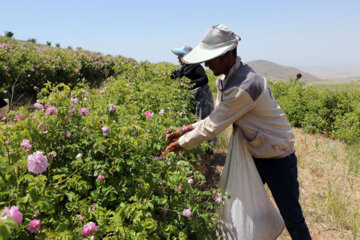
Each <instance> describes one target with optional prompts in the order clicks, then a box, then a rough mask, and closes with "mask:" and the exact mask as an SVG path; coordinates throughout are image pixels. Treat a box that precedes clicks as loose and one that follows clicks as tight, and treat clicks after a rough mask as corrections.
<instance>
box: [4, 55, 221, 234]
mask: <svg viewBox="0 0 360 240" xmlns="http://www.w3.org/2000/svg"><path fill="white" fill-rule="evenodd" d="M120 64H121V63H120ZM123 65H126V66H122V67H120V68H121V69H127V71H126V72H120V71H119V69H120V68H116V71H118V73H119V76H118V77H117V78H108V79H107V81H106V84H105V85H104V87H103V88H102V89H100V90H90V89H89V88H88V87H86V86H84V85H81V84H80V85H79V86H76V87H74V88H70V86H68V85H66V84H59V85H56V86H54V85H52V84H45V88H43V89H42V90H41V92H40V93H39V94H38V99H39V102H37V103H39V104H41V105H43V106H44V107H43V108H42V107H41V108H37V109H36V110H35V111H34V112H29V111H28V110H27V109H25V108H20V109H19V111H18V112H10V113H9V114H8V118H9V120H10V122H9V123H8V124H5V123H0V129H1V130H0V131H1V135H0V144H1V145H2V148H1V151H0V190H1V191H0V210H1V209H3V208H5V207H10V206H12V205H16V206H18V208H19V210H20V211H21V212H22V213H23V218H24V220H23V222H22V223H21V224H19V225H18V226H17V227H16V228H12V232H11V238H13V239H31V238H36V239H40V238H41V239H48V238H49V239H81V238H83V237H86V238H88V239H90V238H95V239H212V238H213V237H214V236H215V235H216V229H217V220H218V216H217V215H216V214H215V213H214V208H215V207H220V206H221V204H218V203H216V202H215V199H216V198H217V197H218V195H217V193H216V192H209V191H205V190H202V185H203V183H204V181H205V178H204V176H203V175H202V174H201V173H200V172H199V171H197V170H196V169H197V168H196V167H197V165H198V164H199V161H200V157H201V156H202V154H203V153H204V150H205V149H206V144H204V145H201V146H199V147H198V148H196V149H195V150H193V151H186V152H183V153H176V154H175V153H170V154H168V155H167V156H166V157H160V152H161V150H163V149H165V147H166V146H167V144H168V142H167V140H166V137H165V132H166V130H167V129H168V128H169V127H170V126H182V125H184V124H188V123H189V122H192V121H194V120H195V119H194V116H193V115H192V114H191V113H190V112H189V110H190V109H191V107H192V106H191V98H192V97H191V95H190V91H184V90H183V89H182V88H181V87H180V82H178V81H174V80H171V79H170V77H169V74H168V73H169V72H170V71H169V69H166V66H164V65H161V64H159V65H154V64H149V63H147V62H143V63H140V64H133V65H132V64H129V63H128V64H126V63H124V64H123ZM163 68H165V69H163ZM49 109H50V110H49ZM55 110H56V111H55ZM24 140H27V141H24ZM30 145H31V147H30ZM40 154H41V155H40ZM29 159H31V164H30V165H31V167H30V168H28V167H29ZM45 159H46V160H45ZM218 202H219V201H218ZM34 220H36V221H34ZM40 223H41V226H40ZM90 223H92V224H91V226H90V225H88V224H90Z"/></svg>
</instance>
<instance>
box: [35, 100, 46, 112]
mask: <svg viewBox="0 0 360 240" xmlns="http://www.w3.org/2000/svg"><path fill="white" fill-rule="evenodd" d="M34 107H35V108H37V109H39V110H43V109H45V106H44V105H42V104H41V103H40V100H37V101H36V103H35V104H34Z"/></svg>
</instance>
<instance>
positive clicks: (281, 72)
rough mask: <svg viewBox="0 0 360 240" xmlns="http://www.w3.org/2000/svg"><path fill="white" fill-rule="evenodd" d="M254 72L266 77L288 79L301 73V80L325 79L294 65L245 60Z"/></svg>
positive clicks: (315, 80)
mask: <svg viewBox="0 0 360 240" xmlns="http://www.w3.org/2000/svg"><path fill="white" fill-rule="evenodd" d="M246 64H248V65H249V66H250V67H251V68H252V69H254V70H255V72H257V73H259V74H260V75H262V76H264V77H265V78H266V79H269V80H270V79H276V80H282V81H288V80H289V79H290V78H295V76H296V74H298V73H301V75H302V78H301V79H300V80H301V81H303V82H324V81H326V80H325V79H321V78H318V77H315V76H313V75H311V74H309V73H307V72H304V71H301V70H299V69H297V68H294V67H287V66H282V65H280V64H277V63H273V62H270V61H266V60H255V61H250V62H247V63H246Z"/></svg>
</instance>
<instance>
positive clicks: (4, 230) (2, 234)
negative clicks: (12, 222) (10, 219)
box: [0, 225, 11, 240]
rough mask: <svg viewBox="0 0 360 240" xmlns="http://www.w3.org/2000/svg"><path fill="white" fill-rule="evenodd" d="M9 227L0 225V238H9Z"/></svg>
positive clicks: (1, 239)
mask: <svg viewBox="0 0 360 240" xmlns="http://www.w3.org/2000/svg"><path fill="white" fill-rule="evenodd" d="M10 233H11V232H10V228H9V227H8V226H6V225H0V240H7V239H9V238H10Z"/></svg>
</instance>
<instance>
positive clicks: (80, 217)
mask: <svg viewBox="0 0 360 240" xmlns="http://www.w3.org/2000/svg"><path fill="white" fill-rule="evenodd" d="M78 219H79V221H80V222H82V221H84V218H83V216H81V215H80V214H79V215H78Z"/></svg>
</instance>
